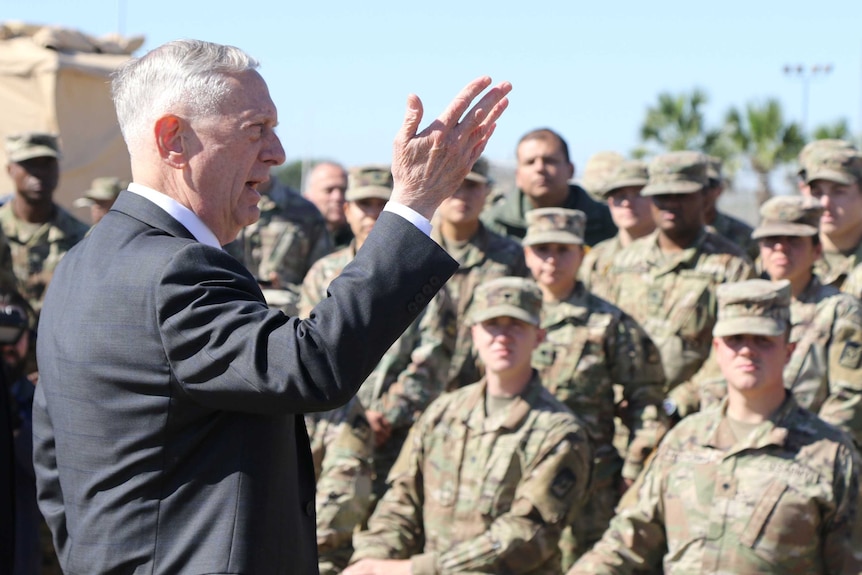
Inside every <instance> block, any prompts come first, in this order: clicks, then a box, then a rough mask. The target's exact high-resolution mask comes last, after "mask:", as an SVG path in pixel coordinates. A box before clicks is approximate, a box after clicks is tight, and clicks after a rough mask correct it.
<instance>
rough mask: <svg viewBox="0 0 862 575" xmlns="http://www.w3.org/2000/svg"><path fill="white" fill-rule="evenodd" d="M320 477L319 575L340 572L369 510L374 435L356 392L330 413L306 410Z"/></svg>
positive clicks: (310, 437) (318, 481)
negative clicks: (355, 534) (345, 402)
mask: <svg viewBox="0 0 862 575" xmlns="http://www.w3.org/2000/svg"><path fill="white" fill-rule="evenodd" d="M305 426H306V428H307V429H308V439H309V443H310V444H311V457H312V460H313V462H314V477H315V478H316V479H317V496H316V497H315V503H316V507H317V553H318V555H319V567H320V575H336V574H337V573H340V572H341V571H342V570H343V569H344V568H345V567H346V566H347V561H348V560H349V559H350V556H351V555H352V554H353V532H354V530H355V529H356V528H357V527H359V526H361V525H363V524H364V523H365V520H366V519H368V515H369V513H370V512H371V502H372V500H371V481H372V476H373V473H372V469H371V459H372V454H373V450H374V437H373V435H372V433H371V427H370V426H369V425H368V419H366V417H365V409H364V408H363V407H362V403H361V402H360V401H359V398H357V397H356V396H354V397H353V398H352V399H351V400H350V401H349V402H348V403H347V404H346V405H344V406H342V407H340V408H338V409H334V410H332V411H323V412H318V413H311V414H306V416H305Z"/></svg>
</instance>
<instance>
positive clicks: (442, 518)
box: [344, 278, 592, 575]
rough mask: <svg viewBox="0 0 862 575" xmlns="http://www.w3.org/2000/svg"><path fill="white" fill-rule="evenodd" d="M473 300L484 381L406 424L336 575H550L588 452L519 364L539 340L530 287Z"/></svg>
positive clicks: (488, 291)
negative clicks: (375, 501)
mask: <svg viewBox="0 0 862 575" xmlns="http://www.w3.org/2000/svg"><path fill="white" fill-rule="evenodd" d="M477 291H478V293H477V294H476V301H475V303H474V305H473V308H472V309H471V315H470V318H471V322H472V324H473V326H472V333H473V338H474V340H475V345H476V348H477V349H478V351H479V354H480V356H481V357H482V360H483V362H484V364H485V367H486V375H485V378H483V379H482V380H480V381H479V382H478V383H476V384H475V385H470V386H467V387H465V388H462V389H459V390H457V391H454V392H452V393H448V394H445V395H442V396H441V397H440V398H438V399H437V400H436V401H435V402H434V403H432V404H431V405H430V406H429V407H428V409H427V410H426V411H425V413H424V414H423V415H422V416H421V417H420V418H419V420H418V421H417V422H416V425H415V426H414V428H413V429H412V430H411V432H410V437H409V438H408V440H407V442H406V443H405V444H404V449H403V450H402V452H401V455H400V456H399V458H398V461H397V463H396V464H395V466H394V467H393V468H392V473H391V474H390V476H389V483H390V488H389V490H388V491H387V492H386V495H385V496H384V498H383V500H382V501H381V502H380V504H379V505H378V506H377V509H376V510H375V512H374V514H373V515H372V516H371V519H369V521H368V531H365V532H361V533H358V534H357V535H356V536H355V537H354V541H353V543H354V547H355V549H356V551H355V553H354V555H353V558H352V559H351V562H353V563H354V565H352V566H351V567H348V568H347V570H345V571H344V573H345V575H357V574H369V573H379V574H386V575H390V574H398V573H413V574H414V575H422V574H431V573H466V572H470V573H511V574H521V573H530V574H537V575H538V574H545V573H547V574H551V573H559V572H560V553H559V549H558V547H557V543H558V540H559V536H560V531H561V529H562V528H563V526H565V525H566V524H567V523H568V522H569V521H570V520H571V517H572V515H573V514H574V513H576V512H577V510H578V508H579V507H580V505H581V504H582V503H583V499H584V497H585V495H586V491H587V486H588V483H589V476H590V466H591V460H592V450H591V448H590V445H589V440H588V437H587V434H586V432H585V431H584V429H583V427H582V426H581V424H580V423H579V421H578V420H577V418H576V417H575V416H574V415H572V413H571V412H570V411H569V410H568V409H567V408H566V407H565V406H564V405H563V404H561V403H560V402H559V401H557V400H556V399H554V397H553V396H552V395H551V394H550V392H548V390H546V389H545V388H544V387H542V384H541V381H540V380H539V377H538V374H537V373H536V372H535V371H534V370H533V369H532V368H531V366H530V354H531V353H532V351H533V350H534V349H535V348H536V346H537V345H538V343H539V342H540V341H541V338H542V330H541V329H540V328H539V313H540V311H541V305H542V299H541V293H540V292H539V290H538V288H537V287H536V285H535V284H534V283H533V282H532V281H529V280H525V279H523V278H498V279H495V280H491V281H490V282H487V283H485V284H482V286H480V287H479V289H478V290H477Z"/></svg>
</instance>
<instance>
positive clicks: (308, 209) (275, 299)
mask: <svg viewBox="0 0 862 575" xmlns="http://www.w3.org/2000/svg"><path fill="white" fill-rule="evenodd" d="M260 192H261V198H260V202H258V207H259V208H260V219H258V221H257V222H255V223H253V224H251V225H250V226H246V227H245V228H243V230H242V231H241V232H240V234H239V237H238V238H237V239H236V240H235V241H233V242H231V243H229V244H227V245H226V246H225V250H226V251H227V252H228V253H230V254H231V255H232V256H234V257H235V258H236V259H238V260H239V261H241V262H242V263H243V265H245V267H246V268H248V270H249V271H250V272H251V273H252V274H253V275H254V276H255V277H256V278H257V279H258V282H259V283H260V286H261V288H262V289H263V292H264V296H265V297H266V301H267V303H269V305H270V306H272V307H278V308H280V309H281V310H282V311H284V312H285V313H287V314H288V315H295V314H296V311H297V302H298V300H299V290H300V286H301V285H302V281H303V279H304V278H305V274H306V273H308V270H309V269H310V268H311V266H312V265H313V264H314V262H316V261H317V260H319V259H320V258H322V257H323V256H325V255H327V254H329V253H330V252H331V251H332V240H331V238H330V237H329V234H328V233H327V231H326V222H325V221H324V219H323V216H321V215H320V213H319V212H318V211H317V208H315V207H314V205H313V204H312V203H311V202H309V201H308V200H306V199H305V198H303V197H302V196H300V195H299V194H297V193H296V192H295V191H293V190H291V189H290V188H288V187H287V186H285V185H283V184H281V183H279V182H278V181H277V180H276V179H275V178H274V177H271V178H270V179H269V181H267V182H266V184H265V185H264V186H261V188H260Z"/></svg>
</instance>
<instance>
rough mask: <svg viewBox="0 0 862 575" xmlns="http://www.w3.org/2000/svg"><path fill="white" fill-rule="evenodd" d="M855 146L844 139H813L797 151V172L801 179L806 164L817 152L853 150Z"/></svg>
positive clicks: (804, 173)
mask: <svg viewBox="0 0 862 575" xmlns="http://www.w3.org/2000/svg"><path fill="white" fill-rule="evenodd" d="M855 149H856V146H854V145H853V144H852V143H850V142H848V141H846V140H834V139H829V138H826V139H823V140H813V141H811V142H808V143H807V144H805V146H803V147H802V150H800V152H799V156H798V157H797V161H798V163H799V171H798V172H797V174H798V175H799V177H801V178H802V179H803V180H804V179H805V175H806V171H807V169H806V165H807V164H808V161H809V160H810V159H811V157H812V156H815V155H817V154H822V153H823V152H832V151H835V150H855Z"/></svg>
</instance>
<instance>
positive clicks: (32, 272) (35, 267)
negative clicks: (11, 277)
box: [0, 198, 90, 314]
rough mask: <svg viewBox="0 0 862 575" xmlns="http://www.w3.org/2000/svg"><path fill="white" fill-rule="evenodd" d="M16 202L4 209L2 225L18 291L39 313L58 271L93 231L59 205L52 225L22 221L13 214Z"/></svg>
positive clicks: (10, 203)
mask: <svg viewBox="0 0 862 575" xmlns="http://www.w3.org/2000/svg"><path fill="white" fill-rule="evenodd" d="M14 202H15V199H14V198H13V199H12V200H10V201H9V202H7V203H6V204H4V205H3V206H2V207H0V226H2V228H3V233H4V234H5V236H6V238H7V240H8V241H9V248H10V250H11V254H12V267H13V269H14V271H15V277H16V278H17V281H18V291H19V292H20V293H21V295H22V296H24V298H25V299H26V300H27V302H28V303H29V304H30V306H31V307H32V308H33V310H34V311H35V312H36V313H37V314H38V313H39V312H40V311H41V310H42V300H43V299H44V298H45V290H46V289H47V287H48V284H49V283H50V282H51V277H52V276H53V275H54V268H56V267H57V264H58V263H60V260H61V259H62V257H63V256H64V255H66V252H68V251H69V250H70V249H72V246H74V245H75V244H77V243H78V242H79V241H81V240H82V239H83V238H84V236H85V235H87V231H88V230H89V229H90V228H89V227H88V226H87V224H85V223H83V222H81V221H79V220H77V219H75V218H74V217H73V216H72V214H70V213H69V212H67V211H66V210H65V209H63V208H62V207H60V206H59V205H55V208H56V210H55V212H54V217H53V218H52V219H51V221H49V222H45V223H44V224H29V223H26V222H22V221H21V220H19V219H18V218H17V217H16V216H15V212H13V211H12V205H13V203H14Z"/></svg>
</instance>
